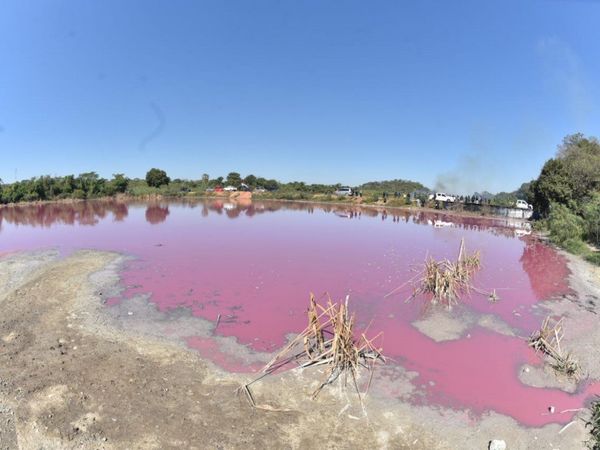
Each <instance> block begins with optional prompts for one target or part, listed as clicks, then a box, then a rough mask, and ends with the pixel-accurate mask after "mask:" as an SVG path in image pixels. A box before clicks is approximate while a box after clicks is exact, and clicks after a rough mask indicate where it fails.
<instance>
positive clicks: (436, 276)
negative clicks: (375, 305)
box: [386, 239, 499, 309]
mask: <svg viewBox="0 0 600 450" xmlns="http://www.w3.org/2000/svg"><path fill="white" fill-rule="evenodd" d="M480 268H481V259H480V256H479V252H478V251H477V252H474V253H471V254H468V253H467V251H466V248H465V240H464V239H461V241H460V247H459V250H458V257H457V259H456V261H450V260H448V259H442V260H441V261H437V260H435V259H434V258H432V257H428V258H427V259H426V260H425V263H424V265H423V269H422V270H421V271H420V272H419V273H418V274H417V275H416V276H415V277H414V278H413V279H412V280H410V281H409V282H411V281H414V280H415V279H417V280H416V284H417V287H416V288H415V289H414V290H413V293H412V295H411V296H410V297H409V298H408V300H407V301H410V300H412V299H413V298H415V297H417V296H419V295H425V296H429V297H430V299H431V302H432V303H434V304H437V303H441V304H443V305H445V306H447V307H448V309H450V308H452V306H453V305H455V304H457V303H458V301H459V299H460V297H461V296H462V295H463V294H468V293H470V291H471V290H475V291H476V292H479V293H481V294H486V295H488V298H489V299H490V301H494V302H495V301H498V300H499V297H498V295H497V294H496V291H495V290H494V291H492V293H486V292H483V291H481V290H479V289H476V288H475V287H473V286H472V285H471V278H472V277H473V275H474V274H475V272H477V271H478V270H479V269H480ZM402 287H403V286H400V287H399V288H397V289H395V290H394V291H392V292H390V293H389V294H388V295H386V297H387V296H389V295H391V294H393V293H394V292H396V291H397V290H399V289H401V288H402Z"/></svg>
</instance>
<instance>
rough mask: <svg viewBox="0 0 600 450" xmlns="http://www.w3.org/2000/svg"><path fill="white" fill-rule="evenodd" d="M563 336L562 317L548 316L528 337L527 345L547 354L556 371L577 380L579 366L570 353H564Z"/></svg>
mask: <svg viewBox="0 0 600 450" xmlns="http://www.w3.org/2000/svg"><path fill="white" fill-rule="evenodd" d="M563 337H564V331H563V328H562V318H561V319H560V320H554V319H552V317H550V316H548V317H546V318H545V319H544V321H543V322H542V326H541V327H540V329H539V330H536V331H534V332H533V333H532V335H531V336H530V337H529V346H530V347H532V348H533V349H535V350H536V351H538V352H541V353H543V354H544V355H546V356H548V357H549V358H550V359H551V363H550V366H551V367H552V368H553V369H554V371H555V372H556V373H559V374H563V375H566V376H567V377H569V378H574V379H576V380H578V379H579V378H580V377H581V367H580V366H579V363H578V362H577V360H576V359H575V358H574V357H573V355H571V353H565V351H564V350H563V349H562V348H561V346H560V343H561V340H562V338H563Z"/></svg>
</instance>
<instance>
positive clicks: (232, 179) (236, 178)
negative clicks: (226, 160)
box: [227, 172, 242, 187]
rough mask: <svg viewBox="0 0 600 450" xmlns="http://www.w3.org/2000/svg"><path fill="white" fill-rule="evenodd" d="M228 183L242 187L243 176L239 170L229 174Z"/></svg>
mask: <svg viewBox="0 0 600 450" xmlns="http://www.w3.org/2000/svg"><path fill="white" fill-rule="evenodd" d="M227 184H228V185H231V186H235V187H240V184H242V177H241V175H240V174H239V173H237V172H229V173H228V174H227Z"/></svg>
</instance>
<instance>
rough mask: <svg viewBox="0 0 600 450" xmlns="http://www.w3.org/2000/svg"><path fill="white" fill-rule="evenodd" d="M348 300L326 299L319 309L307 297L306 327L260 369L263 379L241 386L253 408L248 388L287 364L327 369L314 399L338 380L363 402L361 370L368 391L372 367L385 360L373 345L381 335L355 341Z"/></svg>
mask: <svg viewBox="0 0 600 450" xmlns="http://www.w3.org/2000/svg"><path fill="white" fill-rule="evenodd" d="M348 300H349V298H348V297H346V300H345V302H340V303H333V302H332V301H331V299H329V300H328V301H327V304H326V305H325V306H321V305H320V304H318V303H317V302H316V300H315V297H314V295H313V294H311V295H310V304H309V308H308V326H307V327H306V328H305V329H304V331H302V333H300V334H299V335H298V336H296V338H295V339H293V340H292V341H291V342H290V343H289V344H288V345H287V346H286V347H285V348H284V349H283V350H282V351H281V352H279V353H278V354H277V355H276V356H275V357H274V358H273V359H272V360H271V361H270V362H269V363H268V364H267V365H266V366H265V367H264V368H263V370H262V372H263V375H261V376H260V377H259V378H257V379H256V380H254V381H252V382H250V383H248V384H247V385H246V386H244V390H245V391H246V395H247V396H248V400H249V401H250V403H251V404H252V406H255V407H256V406H257V405H256V403H255V401H254V398H253V396H252V393H251V392H250V389H249V386H250V385H251V384H252V383H255V382H256V381H258V380H260V379H261V378H264V377H265V376H267V375H271V374H273V373H275V372H276V371H277V370H278V369H280V368H282V367H284V366H287V365H288V364H290V363H296V364H297V365H298V366H299V367H301V368H308V367H316V366H324V367H326V372H325V378H324V380H323V381H322V382H321V384H320V385H319V386H318V388H317V389H316V390H315V391H314V392H313V394H312V397H313V398H316V397H317V395H319V393H320V392H321V390H322V389H323V388H324V387H325V386H327V385H329V384H332V383H333V382H335V381H336V380H337V379H338V378H340V379H341V381H342V383H343V387H346V386H347V384H348V381H349V380H351V382H352V385H353V386H354V388H355V389H356V392H357V394H358V395H359V398H360V399H361V402H362V397H361V393H360V390H359V388H358V383H357V378H358V375H359V372H360V370H361V369H366V370H367V371H368V373H369V382H368V385H367V389H366V390H367V391H368V389H369V386H370V384H371V380H372V377H373V371H374V370H375V364H377V363H378V362H383V363H384V362H385V358H384V357H383V355H382V353H381V349H380V348H376V347H375V345H374V344H373V342H374V341H375V340H376V339H377V338H378V337H379V336H380V335H381V333H380V334H378V335H377V336H375V337H374V338H373V339H367V337H366V336H365V334H364V333H362V334H361V335H360V337H359V338H358V339H357V338H355V336H354V324H355V316H354V314H350V312H349V310H348Z"/></svg>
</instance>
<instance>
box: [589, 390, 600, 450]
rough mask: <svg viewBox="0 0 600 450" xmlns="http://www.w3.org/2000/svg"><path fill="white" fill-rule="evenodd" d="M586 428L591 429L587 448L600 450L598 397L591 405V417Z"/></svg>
mask: <svg viewBox="0 0 600 450" xmlns="http://www.w3.org/2000/svg"><path fill="white" fill-rule="evenodd" d="M585 427H586V428H589V429H590V439H589V440H588V441H587V447H588V448H589V449H590V450H600V399H599V398H598V397H596V400H594V401H593V402H592V404H591V405H590V417H589V419H588V420H587V421H586V423H585Z"/></svg>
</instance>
